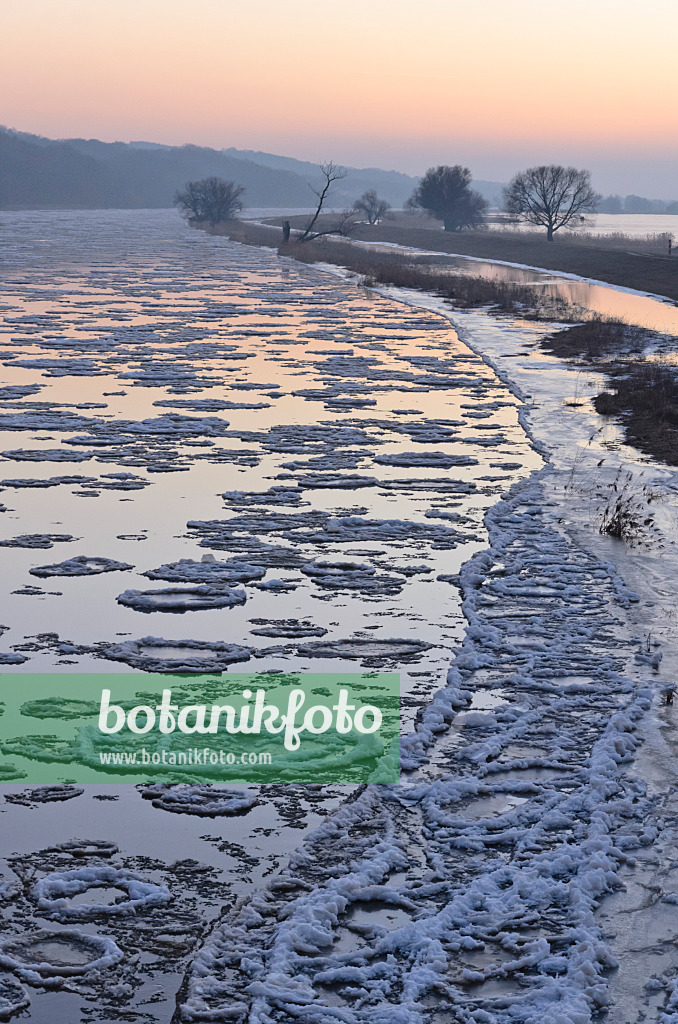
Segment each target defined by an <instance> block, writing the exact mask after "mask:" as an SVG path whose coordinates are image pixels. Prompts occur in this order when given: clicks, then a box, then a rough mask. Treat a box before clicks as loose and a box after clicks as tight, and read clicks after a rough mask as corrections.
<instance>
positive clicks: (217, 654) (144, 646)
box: [101, 636, 250, 672]
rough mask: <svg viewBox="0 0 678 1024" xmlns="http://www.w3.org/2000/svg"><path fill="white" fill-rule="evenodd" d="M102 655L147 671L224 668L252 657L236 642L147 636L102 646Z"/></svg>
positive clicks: (209, 670) (194, 670)
mask: <svg viewBox="0 0 678 1024" xmlns="http://www.w3.org/2000/svg"><path fill="white" fill-rule="evenodd" d="M101 653H102V656H103V657H104V658H109V659H110V660H111V661H124V662H126V663H127V664H128V665H131V666H132V667H133V668H139V669H141V670H142V671H144V672H212V671H222V670H223V669H224V668H226V667H227V666H228V665H232V664H233V663H234V662H236V661H249V658H250V651H249V650H248V649H247V648H246V647H239V646H238V645H237V644H226V643H222V642H220V641H215V642H214V643H209V642H207V641H204V640H164V639H163V638H162V637H157V636H145V637H142V638H141V639H140V640H125V641H124V642H123V643H120V644H110V645H109V646H107V647H105V648H103V650H102V652H101Z"/></svg>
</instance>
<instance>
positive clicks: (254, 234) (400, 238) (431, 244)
mask: <svg viewBox="0 0 678 1024" xmlns="http://www.w3.org/2000/svg"><path fill="white" fill-rule="evenodd" d="M306 219H307V218H293V219H292V221H291V223H292V226H293V227H295V226H296V221H297V220H298V221H299V223H300V224H301V222H302V221H304V222H305V220H306ZM212 230H213V232H214V233H215V234H226V235H228V236H229V237H230V238H233V239H234V240H238V241H245V242H250V243H251V244H253V245H262V244H263V245H272V246H276V247H278V246H279V245H280V240H281V236H280V231H279V229H278V227H277V226H274V225H271V227H263V226H260V225H257V224H251V223H247V222H244V221H239V222H237V227H236V226H235V225H234V226H233V227H231V228H229V227H224V228H223V229H222V228H215V229H212ZM352 237H353V238H355V239H357V240H359V241H366V242H386V243H389V244H393V245H403V246H410V247H412V248H417V249H425V250H429V251H430V252H444V253H451V254H457V255H460V256H470V257H473V258H474V259H486V260H493V261H501V262H504V263H517V264H521V265H525V266H528V267H541V268H543V269H544V270H551V271H553V272H554V273H563V274H576V275H578V276H579V277H584V278H593V279H595V280H597V281H604V282H605V283H606V284H612V285H617V286H618V287H622V288H633V289H635V290H637V291H642V292H650V293H652V294H653V295H664V296H666V297H667V298H669V299H672V300H674V301H676V302H678V258H676V257H673V258H670V259H669V257H668V256H656V255H649V254H644V253H637V252H627V251H625V250H623V249H613V248H609V247H606V246H603V245H602V244H600V245H595V244H591V245H588V244H582V243H581V242H576V243H575V242H571V241H566V240H563V239H559V238H558V237H557V236H556V238H555V239H554V241H553V242H547V241H546V238H545V237H544V238H543V239H541V238H540V237H538V236H535V234H533V233H531V232H529V233H527V232H518V231H516V232H503V231H472V232H459V233H446V232H444V231H440V230H437V229H425V228H420V227H413V228H408V227H403V226H402V224H396V225H394V226H392V225H390V224H389V222H388V221H387V222H384V223H383V224H379V225H377V226H376V227H369V226H368V225H364V224H363V225H360V226H359V227H357V228H356V230H355V231H354V232H353V234H352ZM311 244H315V243H311Z"/></svg>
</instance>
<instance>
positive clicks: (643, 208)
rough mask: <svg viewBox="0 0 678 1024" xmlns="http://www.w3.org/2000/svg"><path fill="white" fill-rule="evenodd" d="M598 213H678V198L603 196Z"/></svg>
mask: <svg viewBox="0 0 678 1024" xmlns="http://www.w3.org/2000/svg"><path fill="white" fill-rule="evenodd" d="M598 213H670V214H678V200H673V201H669V202H667V201H665V200H663V199H645V197H644V196H635V195H629V196H618V195H610V196H603V198H602V199H601V200H600V202H599V203H598Z"/></svg>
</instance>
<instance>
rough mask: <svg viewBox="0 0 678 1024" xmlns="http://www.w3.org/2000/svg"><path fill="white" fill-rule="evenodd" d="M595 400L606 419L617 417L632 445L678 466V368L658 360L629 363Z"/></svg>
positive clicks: (621, 368)
mask: <svg viewBox="0 0 678 1024" xmlns="http://www.w3.org/2000/svg"><path fill="white" fill-rule="evenodd" d="M610 386H611V387H612V390H611V391H604V392H603V393H602V394H600V395H598V396H597V397H596V398H595V399H594V405H595V407H596V410H597V411H598V412H599V413H600V414H601V415H603V416H618V417H619V418H620V420H621V422H622V423H623V425H624V427H625V430H626V437H627V440H628V442H629V443H630V444H632V445H634V446H635V447H636V448H639V449H640V450H641V451H643V452H645V453H646V454H648V455H651V456H653V457H654V458H657V459H661V460H662V461H663V462H668V463H669V465H671V466H678V367H676V366H673V365H671V364H668V363H662V362H658V361H656V360H650V359H645V360H643V361H642V362H636V363H627V364H626V365H625V366H624V367H620V368H619V369H618V370H617V375H616V376H614V377H611V378H610Z"/></svg>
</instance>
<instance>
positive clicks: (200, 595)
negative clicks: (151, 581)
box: [117, 584, 247, 612]
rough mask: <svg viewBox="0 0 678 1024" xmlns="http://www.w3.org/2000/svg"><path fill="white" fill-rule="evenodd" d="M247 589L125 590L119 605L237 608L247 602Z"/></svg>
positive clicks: (159, 608)
mask: <svg viewBox="0 0 678 1024" xmlns="http://www.w3.org/2000/svg"><path fill="white" fill-rule="evenodd" d="M246 600H247V595H246V594H245V591H244V590H233V589H231V588H229V587H213V586H212V587H210V586H208V585H206V584H203V585H199V586H195V587H183V588H182V587H164V588H162V589H161V590H125V591H123V593H122V594H118V597H117V601H118V604H124V605H126V606H127V607H128V608H134V610H135V611H138V612H190V611H200V609H204V608H233V607H234V606H235V605H237V604H244V603H245V601H246Z"/></svg>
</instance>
